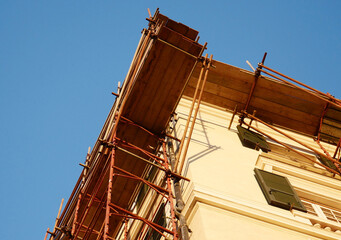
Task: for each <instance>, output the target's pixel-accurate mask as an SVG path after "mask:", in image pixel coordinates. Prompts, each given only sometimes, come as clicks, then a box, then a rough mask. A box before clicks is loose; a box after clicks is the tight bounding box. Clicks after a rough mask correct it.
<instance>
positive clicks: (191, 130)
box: [178, 55, 213, 175]
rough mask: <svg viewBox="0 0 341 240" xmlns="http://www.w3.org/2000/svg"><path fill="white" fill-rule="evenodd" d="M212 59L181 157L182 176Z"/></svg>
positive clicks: (180, 170)
mask: <svg viewBox="0 0 341 240" xmlns="http://www.w3.org/2000/svg"><path fill="white" fill-rule="evenodd" d="M212 57H213V55H211V56H210V59H209V61H208V64H207V68H206V71H205V77H204V80H203V83H202V87H201V90H200V94H199V98H198V103H197V106H196V109H195V112H194V116H193V120H192V125H191V128H190V130H189V135H188V139H187V142H186V146H185V149H184V153H183V155H182V157H181V160H180V168H179V171H178V173H179V174H180V175H181V173H182V169H183V166H184V163H185V159H186V155H187V151H188V146H189V143H190V141H191V137H192V133H193V129H194V125H195V121H196V118H197V115H198V111H199V108H200V103H201V98H202V94H203V92H204V88H205V85H206V81H207V76H208V72H209V70H210V66H211V64H212Z"/></svg>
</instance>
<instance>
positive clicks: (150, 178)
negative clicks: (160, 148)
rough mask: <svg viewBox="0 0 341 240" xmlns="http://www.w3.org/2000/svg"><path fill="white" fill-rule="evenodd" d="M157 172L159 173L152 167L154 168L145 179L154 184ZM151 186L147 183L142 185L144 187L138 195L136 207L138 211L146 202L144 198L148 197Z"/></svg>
mask: <svg viewBox="0 0 341 240" xmlns="http://www.w3.org/2000/svg"><path fill="white" fill-rule="evenodd" d="M156 172H157V168H156V167H154V166H152V168H151V169H150V171H149V173H148V175H147V176H146V177H145V179H146V180H147V181H149V182H152V181H153V180H154V177H155V175H156ZM149 188H150V187H149V186H148V185H147V184H145V183H142V186H141V190H140V192H139V194H138V195H137V197H136V207H137V209H140V206H141V204H142V202H143V200H144V197H145V196H146V194H147V192H148V190H149Z"/></svg>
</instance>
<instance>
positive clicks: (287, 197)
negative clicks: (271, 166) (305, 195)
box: [254, 168, 307, 212]
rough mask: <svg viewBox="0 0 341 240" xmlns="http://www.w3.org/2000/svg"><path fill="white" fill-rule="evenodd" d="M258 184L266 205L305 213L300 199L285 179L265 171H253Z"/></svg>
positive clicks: (256, 169)
mask: <svg viewBox="0 0 341 240" xmlns="http://www.w3.org/2000/svg"><path fill="white" fill-rule="evenodd" d="M254 171H255V176H256V179H257V182H258V184H259V185H260V187H261V189H262V191H263V194H264V196H265V198H266V200H267V202H268V204H270V205H272V206H276V207H280V208H283V209H287V210H291V209H297V210H300V211H303V212H307V210H306V208H305V207H304V205H303V204H302V202H301V200H300V198H299V197H298V195H297V194H296V192H295V190H294V189H293V187H292V186H291V184H290V182H289V181H288V179H287V178H286V177H283V176H280V175H277V174H274V173H270V172H267V171H263V170H260V169H258V168H255V169H254Z"/></svg>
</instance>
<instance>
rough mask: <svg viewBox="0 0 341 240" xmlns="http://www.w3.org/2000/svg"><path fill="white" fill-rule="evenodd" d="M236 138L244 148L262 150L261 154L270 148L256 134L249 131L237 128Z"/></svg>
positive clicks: (260, 136) (261, 137)
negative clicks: (237, 137)
mask: <svg viewBox="0 0 341 240" xmlns="http://www.w3.org/2000/svg"><path fill="white" fill-rule="evenodd" d="M237 130H238V136H239V139H240V141H241V142H242V144H243V146H244V147H248V148H252V149H256V150H259V149H262V151H263V152H269V151H270V147H269V145H268V143H267V142H266V140H265V138H264V137H263V136H262V135H261V134H259V133H256V132H253V131H250V130H249V129H246V128H243V127H242V126H240V125H238V126H237Z"/></svg>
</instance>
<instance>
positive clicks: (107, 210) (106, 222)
mask: <svg viewBox="0 0 341 240" xmlns="http://www.w3.org/2000/svg"><path fill="white" fill-rule="evenodd" d="M114 161H115V148H112V150H111V157H110V168H109V180H108V189H107V203H106V208H105V219H104V240H107V239H108V236H109V219H110V203H111V190H112V181H113V177H114V176H113V175H114Z"/></svg>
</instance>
